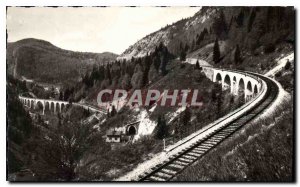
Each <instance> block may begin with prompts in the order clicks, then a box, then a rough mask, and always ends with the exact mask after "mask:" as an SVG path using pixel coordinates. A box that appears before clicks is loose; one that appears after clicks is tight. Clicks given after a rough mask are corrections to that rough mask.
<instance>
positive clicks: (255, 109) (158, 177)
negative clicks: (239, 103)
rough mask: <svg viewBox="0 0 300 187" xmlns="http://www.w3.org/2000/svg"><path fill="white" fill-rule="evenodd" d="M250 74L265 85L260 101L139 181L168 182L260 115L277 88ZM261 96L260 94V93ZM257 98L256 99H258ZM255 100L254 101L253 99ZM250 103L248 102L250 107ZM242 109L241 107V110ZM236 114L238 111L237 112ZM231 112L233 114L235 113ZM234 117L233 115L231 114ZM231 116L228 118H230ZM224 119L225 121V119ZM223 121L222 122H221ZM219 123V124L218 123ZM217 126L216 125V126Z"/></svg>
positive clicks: (265, 80)
mask: <svg viewBox="0 0 300 187" xmlns="http://www.w3.org/2000/svg"><path fill="white" fill-rule="evenodd" d="M247 74H250V75H251V74H252V76H255V77H258V78H260V79H261V80H262V81H264V82H265V83H266V87H265V89H266V91H265V94H264V95H263V96H262V99H261V100H259V101H258V102H257V103H256V104H255V105H254V106H252V107H251V108H250V109H249V110H247V111H246V112H245V113H243V114H242V115H240V116H239V117H237V118H235V119H233V120H231V121H230V122H228V123H227V124H226V125H224V126H222V127H221V128H219V129H217V130H214V131H212V132H211V133H209V134H208V135H207V136H206V137H204V138H203V139H201V140H198V141H197V142H196V143H194V144H192V145H191V146H190V147H188V148H186V149H184V150H182V151H181V152H179V153H178V154H175V155H173V156H171V157H170V158H169V159H168V160H167V161H165V162H164V163H162V164H159V165H156V166H155V167H153V168H151V171H150V172H148V173H144V175H142V176H139V181H145V182H146V181H149V182H151V181H153V182H157V181H170V180H172V179H173V178H174V177H176V176H177V175H178V174H180V173H181V172H182V171H183V170H184V169H186V168H187V167H188V166H190V165H191V164H193V163H194V162H196V161H197V160H199V159H200V158H202V157H203V156H204V155H205V154H207V153H208V152H209V151H210V150H212V149H213V148H215V147H216V146H218V145H219V144H221V143H222V142H223V141H224V140H225V139H227V138H228V137H230V136H231V135H232V134H233V133H235V132H236V131H238V130H239V129H240V128H241V127H243V126H244V125H245V124H247V123H248V122H250V121H251V120H253V119H254V118H255V117H256V116H258V115H259V114H260V113H262V112H263V111H264V110H265V109H266V108H267V107H268V106H270V104H271V103H272V102H273V101H274V100H275V99H276V97H277V95H278V93H279V88H278V86H277V84H276V83H275V82H274V81H272V80H271V79H269V78H267V77H264V76H262V75H258V74H254V73H247ZM260 94H262V92H261V93H260ZM258 97H259V96H257V97H256V98H258ZM254 100H255V99H254ZM251 103H254V102H253V101H252V102H249V104H248V105H250V104H251ZM243 108H244V107H241V109H238V110H242V109H243ZM237 112H238V111H237ZM237 112H233V113H237ZM232 115H234V114H232ZM232 115H230V116H228V117H227V118H230V117H231V116H232ZM227 118H225V119H227ZM222 121H223V120H222ZM219 123H220V122H219ZM216 125H217V124H216Z"/></svg>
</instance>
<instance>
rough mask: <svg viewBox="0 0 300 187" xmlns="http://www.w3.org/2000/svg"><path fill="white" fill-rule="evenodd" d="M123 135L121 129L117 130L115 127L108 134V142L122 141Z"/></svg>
mask: <svg viewBox="0 0 300 187" xmlns="http://www.w3.org/2000/svg"><path fill="white" fill-rule="evenodd" d="M122 136H123V134H122V132H121V131H116V130H115V129H113V130H111V131H109V132H108V133H107V134H106V142H110V143H120V142H121V139H122Z"/></svg>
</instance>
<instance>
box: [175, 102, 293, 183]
mask: <svg viewBox="0 0 300 187" xmlns="http://www.w3.org/2000/svg"><path fill="white" fill-rule="evenodd" d="M292 124H293V108H292V101H290V102H288V103H285V104H284V105H283V106H282V107H280V108H278V110H277V111H276V112H275V113H274V114H273V115H272V116H270V117H268V118H267V119H264V120H259V121H257V122H255V123H251V124H248V125H247V127H246V128H245V129H244V130H242V131H240V132H239V133H238V134H237V135H235V136H234V137H233V138H230V139H228V140H226V141H224V142H223V143H222V144H221V145H220V146H218V148H217V149H214V150H212V151H211V152H209V153H208V154H207V155H206V156H204V157H203V158H202V159H200V160H199V161H198V162H197V163H195V164H194V165H193V166H191V167H189V168H187V169H186V170H185V171H184V172H183V173H182V174H180V175H179V176H178V177H177V178H176V179H175V180H176V181H291V180H292V179H293V153H294V150H293V136H294V135H293V125H292Z"/></svg>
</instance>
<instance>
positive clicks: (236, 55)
mask: <svg viewBox="0 0 300 187" xmlns="http://www.w3.org/2000/svg"><path fill="white" fill-rule="evenodd" d="M241 61H242V59H241V51H240V47H239V45H238V44H237V45H236V48H235V52H234V62H235V64H239V63H240V62H241Z"/></svg>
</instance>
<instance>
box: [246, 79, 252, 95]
mask: <svg viewBox="0 0 300 187" xmlns="http://www.w3.org/2000/svg"><path fill="white" fill-rule="evenodd" d="M247 92H248V94H251V93H252V85H251V82H250V81H248V83H247Z"/></svg>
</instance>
